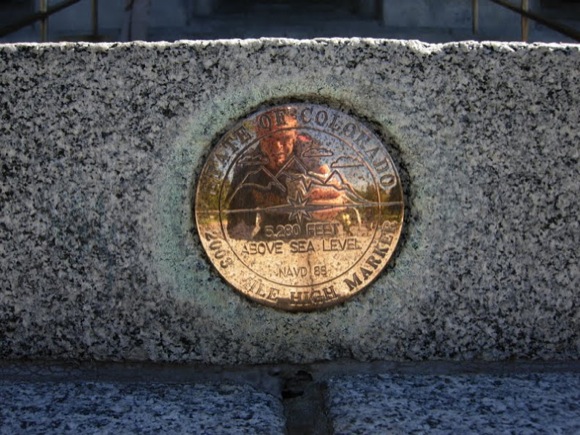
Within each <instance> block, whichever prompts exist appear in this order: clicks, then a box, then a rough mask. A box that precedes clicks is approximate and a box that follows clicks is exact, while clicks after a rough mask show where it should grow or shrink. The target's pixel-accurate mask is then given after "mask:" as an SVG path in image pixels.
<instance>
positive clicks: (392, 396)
mask: <svg viewBox="0 0 580 435" xmlns="http://www.w3.org/2000/svg"><path fill="white" fill-rule="evenodd" d="M328 397H329V410H330V419H331V420H332V423H333V427H334V430H335V433H336V434H362V433H464V434H465V433H478V434H483V433H489V434H497V433H530V434H531V433H559V434H578V433H580V374H579V373H558V374H556V373H549V374H546V373H543V374H537V373H535V374H510V375H445V376H429V375H373V376H368V375H367V376H352V377H340V378H334V379H332V380H330V382H329V389H328Z"/></svg>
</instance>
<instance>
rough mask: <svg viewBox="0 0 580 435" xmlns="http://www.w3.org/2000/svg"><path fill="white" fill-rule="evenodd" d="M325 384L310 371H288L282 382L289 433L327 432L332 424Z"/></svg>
mask: <svg viewBox="0 0 580 435" xmlns="http://www.w3.org/2000/svg"><path fill="white" fill-rule="evenodd" d="M325 389H326V388H325V384H324V383H321V382H316V381H315V380H314V378H313V376H312V374H310V373H309V372H308V371H306V370H298V371H295V372H291V373H288V375H287V376H286V377H285V378H284V384H283V386H282V403H283V404H284V414H285V417H286V433H287V434H288V435H328V434H332V426H331V423H330V421H329V419H328V416H327V413H326V394H325Z"/></svg>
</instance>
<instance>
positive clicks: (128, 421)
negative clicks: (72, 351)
mask: <svg viewBox="0 0 580 435" xmlns="http://www.w3.org/2000/svg"><path fill="white" fill-rule="evenodd" d="M0 403H2V406H1V407H0V433H1V434H18V433H26V434H36V433H38V434H41V433H42V434H65V433H71V434H72V433H74V434H91V433H99V434H103V433H111V434H126V433H165V434H168V433H171V434H174V433H191V434H199V433H222V434H225V433H231V434H234V433H235V434H239V433H264V434H266V433H267V434H276V433H284V427H285V419H284V413H283V408H282V402H281V400H278V399H277V398H275V397H273V396H272V395H270V394H267V393H262V392H259V391H256V390H255V389H254V388H252V387H250V386H247V385H227V384H226V385H178V384H160V383H108V382H70V383H69V382H64V383H63V382H43V383H37V382H36V383H26V382H10V381H0Z"/></svg>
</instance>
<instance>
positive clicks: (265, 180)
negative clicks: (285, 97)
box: [194, 103, 404, 311]
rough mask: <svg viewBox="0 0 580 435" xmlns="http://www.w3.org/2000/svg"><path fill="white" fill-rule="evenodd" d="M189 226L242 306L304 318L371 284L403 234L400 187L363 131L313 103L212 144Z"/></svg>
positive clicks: (259, 119) (262, 118)
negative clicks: (251, 303) (247, 302)
mask: <svg viewBox="0 0 580 435" xmlns="http://www.w3.org/2000/svg"><path fill="white" fill-rule="evenodd" d="M194 211H195V219H196V224H197V229H198V232H199V236H200V239H201V243H202V245H203V247H204V249H205V251H206V253H207V255H208V257H209V259H210V261H211V262H212V263H213V265H214V266H215V267H216V269H217V270H218V272H219V273H220V274H221V275H222V277H223V278H224V279H225V280H226V281H227V282H229V283H230V284H231V285H232V286H233V287H234V288H236V289H237V290H238V291H239V292H241V293H243V294H244V295H246V296H247V297H249V298H251V299H253V300H255V301H257V302H260V303H263V304H266V305H269V306H272V307H276V308H280V309H284V310H289V311H309V310H315V309H319V308H324V307H328V306H331V305H334V304H337V303H339V302H342V301H345V300H346V299H348V298H350V297H352V296H353V295H355V294H356V293H358V292H359V291H360V290H362V289H363V288H364V287H366V286H367V285H368V284H370V283H371V281H372V280H373V279H374V278H376V277H377V275H378V274H379V273H380V272H381V270H382V269H383V268H384V267H385V265H386V264H387V262H388V261H389V259H390V258H391V256H392V255H393V252H394V250H395V247H396V245H397V242H398V240H399V237H400V234H401V229H402V225H403V211H404V204H403V193H402V189H401V183H400V180H399V176H398V174H397V171H396V169H395V166H394V164H393V161H392V159H391V157H390V156H389V154H388V152H387V149H386V148H385V146H384V145H383V144H382V143H381V141H380V139H379V138H378V137H377V136H376V135H375V134H374V133H373V132H372V131H371V130H370V129H369V128H368V127H366V126H365V125H364V124H363V123H362V122H360V121H358V120H357V119H355V118H354V117H352V116H351V115H348V114H346V113H343V112H341V111H338V110H335V109H332V108H329V107H325V106H321V105H315V104H303V103H301V104H289V105H280V106H276V107H270V108H267V109H264V110H261V111H259V112H257V113H254V114H252V115H250V116H248V117H247V118H245V119H243V120H241V121H240V122H239V123H238V124H237V125H235V126H234V127H233V128H231V129H230V130H229V131H228V132H227V133H226V134H225V135H223V137H221V138H220V139H219V141H218V142H217V144H216V146H215V147H214V148H213V150H212V151H211V153H210V155H209V156H208V159H207V161H206V163H205V166H204V168H203V170H202V172H201V174H200V177H199V181H198V185H197V193H196V198H195V206H194Z"/></svg>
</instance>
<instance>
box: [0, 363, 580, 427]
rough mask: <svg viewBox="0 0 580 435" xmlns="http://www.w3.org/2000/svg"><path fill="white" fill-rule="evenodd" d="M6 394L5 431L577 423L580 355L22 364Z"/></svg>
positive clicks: (2, 377) (7, 378) (1, 394)
mask: <svg viewBox="0 0 580 435" xmlns="http://www.w3.org/2000/svg"><path fill="white" fill-rule="evenodd" d="M67 379H68V380H67ZM0 403H2V407H0V434H14V433H26V434H30V433H32V434H36V433H39V434H40V433H43V434H44V433H48V434H61V433H75V434H76V433H80V434H92V433H220V434H221V433H227V434H229V433H232V434H234V433H235V434H238V433H264V434H283V433H288V434H295V433H296V434H298V433H300V434H327V433H334V434H367V433H489V434H492V433H493V434H496V433H558V434H576V433H580V366H579V365H578V362H569V363H536V364H531V365H530V364H527V365H526V364H514V365H510V364H495V363H481V364H479V365H478V364H474V363H468V364H464V363H444V362H440V363H425V364H416V363H388V362H385V363H370V364H361V363H346V364H345V363H322V364H314V365H309V366H254V367H246V368H229V369H228V368H216V367H209V368H199V367H198V368H192V367H188V366H173V367H172V366H169V367H167V366H165V367H163V366H161V367H160V366H156V365H153V366H146V365H145V366H140V367H138V366H133V367H121V368H119V367H115V366H111V365H105V366H103V367H101V368H99V369H95V368H88V369H87V368H80V369H78V368H77V369H75V368H72V369H71V368H70V367H68V368H66V367H64V368H63V367H62V366H60V367H59V366H50V365H49V366H35V365H34V364H32V365H31V364H12V366H11V368H8V369H6V368H4V370H2V367H0Z"/></svg>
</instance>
